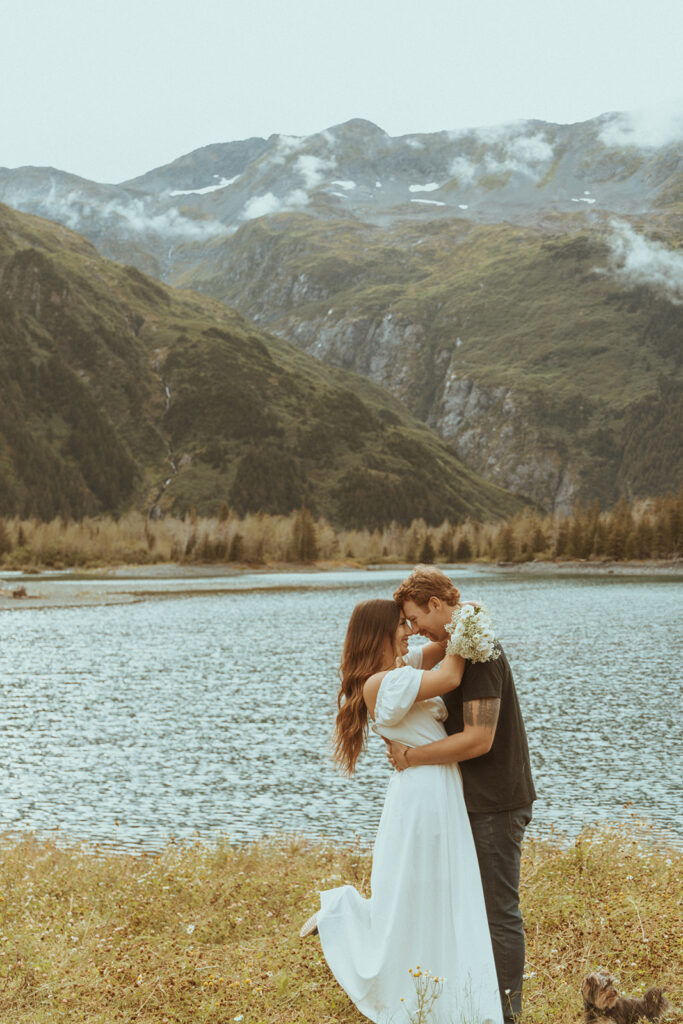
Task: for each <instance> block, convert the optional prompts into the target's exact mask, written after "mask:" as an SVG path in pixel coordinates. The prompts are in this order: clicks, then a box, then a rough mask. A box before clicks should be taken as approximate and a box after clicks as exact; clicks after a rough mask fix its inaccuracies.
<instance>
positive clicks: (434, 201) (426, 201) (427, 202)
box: [410, 199, 446, 206]
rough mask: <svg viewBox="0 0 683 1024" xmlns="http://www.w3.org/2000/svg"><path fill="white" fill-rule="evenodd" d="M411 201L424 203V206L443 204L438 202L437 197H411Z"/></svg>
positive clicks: (443, 204)
mask: <svg viewBox="0 0 683 1024" xmlns="http://www.w3.org/2000/svg"><path fill="white" fill-rule="evenodd" d="M410 201H411V203H424V204H425V206H445V205H446V204H445V203H440V202H439V200H438V199H411V200H410Z"/></svg>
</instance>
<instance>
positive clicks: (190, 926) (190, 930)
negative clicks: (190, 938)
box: [185, 924, 194, 935]
mask: <svg viewBox="0 0 683 1024" xmlns="http://www.w3.org/2000/svg"><path fill="white" fill-rule="evenodd" d="M185 930H186V931H187V934H188V935H192V932H193V931H194V925H193V924H188V926H187V928H186V929H185Z"/></svg>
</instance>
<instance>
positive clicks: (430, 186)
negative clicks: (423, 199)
mask: <svg viewBox="0 0 683 1024" xmlns="http://www.w3.org/2000/svg"><path fill="white" fill-rule="evenodd" d="M437 188H441V185H439V184H438V183H437V182H436V181H429V182H427V184H426V185H408V191H409V192H435V191H436V189H437Z"/></svg>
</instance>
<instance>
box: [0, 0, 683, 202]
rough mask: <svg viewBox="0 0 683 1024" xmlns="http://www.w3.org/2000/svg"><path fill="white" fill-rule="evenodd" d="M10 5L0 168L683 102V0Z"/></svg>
mask: <svg viewBox="0 0 683 1024" xmlns="http://www.w3.org/2000/svg"><path fill="white" fill-rule="evenodd" d="M0 12H1V13H2V18H1V19H0V166H5V167H18V166H22V165H25V164H35V165H52V166H55V167H58V168H60V169H61V170H65V171H71V172H73V173H75V174H80V175H82V176H83V177H87V178H93V179H95V180H99V181H114V182H116V181H122V180H125V179H127V178H130V177H133V176H135V175H137V174H140V173H142V172H144V171H146V170H149V169H151V168H152V167H155V166H159V165H160V164H165V163H168V162H169V161H171V160H173V159H175V158H176V157H178V156H180V155H182V154H183V153H187V152H189V151H190V150H193V149H197V148H198V147H200V146H204V145H208V144H209V143H212V142H228V141H231V140H234V139H242V138H248V137H250V136H253V135H262V136H268V135H270V134H271V133H273V132H280V133H284V134H290V135H308V134H311V133H313V132H316V131H320V130H322V129H323V128H327V127H329V126H331V125H334V124H339V123H340V122H342V121H347V120H348V119H349V118H352V117H365V118H368V119H369V120H371V121H374V122H375V123H376V124H378V125H380V126H381V127H382V128H384V129H385V130H386V131H388V132H389V133H390V134H391V135H400V134H405V133H408V132H424V131H439V130H441V129H446V128H447V129H456V128H466V127H474V126H479V125H490V124H499V123H503V122H506V121H515V120H519V119H522V118H541V119H543V120H548V121H558V122H563V123H566V122H572V121H582V120H586V119H587V118H590V117H594V116H596V115H598V114H601V113H605V112H607V111H614V110H633V109H640V108H643V107H654V108H657V107H659V106H661V105H666V106H667V107H668V108H669V109H671V107H672V106H673V105H674V104H676V103H677V102H678V101H680V100H683V72H682V71H681V67H682V61H681V53H682V52H683V3H681V0H573V2H571V3H569V2H568V0H410V2H408V0H338V2H329V0H239V2H236V0H106V2H104V0H0ZM681 107H683V103H681Z"/></svg>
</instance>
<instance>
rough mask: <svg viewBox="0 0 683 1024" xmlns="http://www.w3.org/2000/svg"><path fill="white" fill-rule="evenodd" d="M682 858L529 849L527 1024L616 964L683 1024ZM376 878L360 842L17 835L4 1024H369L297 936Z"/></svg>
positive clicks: (1, 912)
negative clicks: (326, 895)
mask: <svg viewBox="0 0 683 1024" xmlns="http://www.w3.org/2000/svg"><path fill="white" fill-rule="evenodd" d="M682 861H683V854H681V852H680V851H676V850H670V849H661V848H657V847H655V846H654V845H650V844H649V843H648V842H646V841H645V842H641V841H640V834H637V835H636V834H634V835H633V836H631V835H629V834H627V833H626V832H624V831H621V832H618V831H610V832H603V833H586V835H584V836H583V837H581V838H580V839H578V840H577V841H576V842H575V843H574V845H572V846H570V847H567V846H563V845H560V844H557V843H554V842H552V841H549V840H542V841H539V840H529V841H527V842H526V844H525V854H524V861H523V881H522V894H523V901H524V914H525V924H526V932H527V976H528V978H527V981H526V982H525V993H526V1013H525V1021H528V1022H548V1024H550V1022H552V1024H569V1022H572V1024H573V1022H575V1021H577V1020H578V1019H579V1018H580V1011H581V1001H580V996H579V988H580V984H581V980H582V979H583V977H584V975H585V974H586V973H587V972H589V971H591V970H594V969H596V968H598V967H602V968H605V969H608V970H610V971H611V972H613V973H614V974H616V975H617V976H618V977H619V979H620V981H621V984H622V989H623V991H624V992H626V993H629V994H634V993H637V992H639V991H640V990H641V989H642V988H643V987H647V986H649V985H651V984H658V985H663V986H666V987H667V989H668V994H669V997H670V999H671V1001H672V1004H673V1007H672V1009H671V1011H670V1012H669V1016H668V1020H670V1021H680V1020H681V1019H683V1018H681V1016H680V1012H679V1010H678V1009H676V1008H677V1007H680V1006H681V1004H682V1003H683V985H682V984H681V976H680V964H681V962H683V945H682V943H683V937H682V935H681V928H680V922H681V920H682V919H683V881H682V875H681V866H682ZM369 875H370V858H369V856H368V855H367V854H365V853H364V852H363V851H362V850H360V849H359V848H358V847H357V846H353V845H348V846H340V845H324V844H322V843H318V844H315V843H312V842H308V841H304V840H302V839H292V838H289V839H286V840H282V841H279V842H261V843H254V844H250V845H246V846H231V845H230V844H229V843H228V842H227V841H226V842H223V843H219V844H218V845H214V846H212V847H210V848H208V847H205V846H200V845H199V844H196V845H190V846H188V845H185V846H181V847H176V846H174V845H171V846H169V847H167V848H166V849H165V850H164V852H163V853H161V854H160V855H157V856H142V857H139V856H137V857H136V856H127V855H122V854H112V853H102V852H100V853H98V854H97V855H96V854H95V853H93V852H92V851H89V850H86V849H85V848H81V847H78V846H72V847H70V848H61V847H58V846H57V845H55V844H54V843H51V842H42V841H39V840H37V839H35V838H34V837H30V836H29V837H27V838H23V839H21V840H19V841H16V840H8V841H7V842H6V843H5V844H3V845H2V847H0V1021H2V1024H29V1022H30V1024H45V1022H48V1021H49V1022H53V1021H68V1022H81V1021H87V1022H92V1024H111V1022H113V1021H125V1022H133V1021H135V1022H140V1024H171V1022H172V1024H176V1022H178V1024H181V1022H182V1024H203V1022H211V1024H229V1022H233V1021H242V1022H243V1024H265V1022H268V1024H294V1022H301V1024H303V1022H307V1024H308V1022H310V1024H341V1022H360V1021H362V1020H364V1019H365V1018H363V1017H361V1015H360V1014H359V1013H358V1012H357V1010H356V1009H355V1008H354V1007H353V1005H352V1004H351V1003H350V1001H349V1000H348V998H347V997H346V995H345V994H344V992H343V991H342V990H341V989H340V988H339V987H338V986H337V984H336V982H335V981H334V979H333V978H332V976H331V974H330V972H329V970H328V968H327V965H326V964H325V962H324V960H323V958H322V956H321V952H320V944H319V941H318V939H317V938H312V939H309V940H307V941H305V942H301V941H300V940H299V939H298V937H297V932H298V928H299V926H300V925H301V923H302V922H303V920H304V919H305V918H306V917H307V916H308V915H309V914H310V913H311V912H312V911H313V910H314V909H315V907H316V904H317V898H316V894H317V890H318V889H320V888H331V887H333V886H336V885H340V884H342V882H350V883H352V884H353V885H356V886H360V888H361V889H362V890H363V891H365V892H367V890H368V881H369ZM416 966H417V965H416ZM422 966H423V967H428V965H422Z"/></svg>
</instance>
